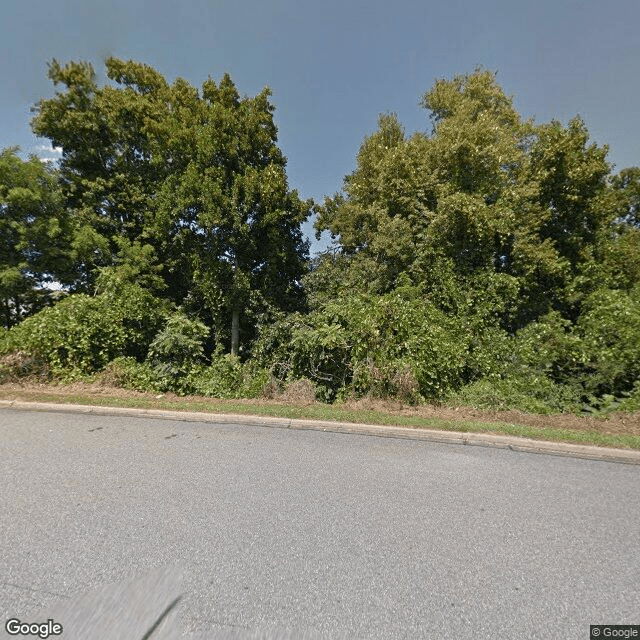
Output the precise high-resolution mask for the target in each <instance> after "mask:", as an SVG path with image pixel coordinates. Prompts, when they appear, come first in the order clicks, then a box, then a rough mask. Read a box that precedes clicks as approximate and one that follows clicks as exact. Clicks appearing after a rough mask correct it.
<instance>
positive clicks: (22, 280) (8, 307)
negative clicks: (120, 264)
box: [0, 148, 73, 328]
mask: <svg viewBox="0 0 640 640" xmlns="http://www.w3.org/2000/svg"><path fill="white" fill-rule="evenodd" d="M72 236H73V233H72V229H71V223H70V219H69V215H68V212H67V211H66V210H65V209H64V208H63V207H62V194H61V191H60V189H59V186H58V183H57V175H56V172H55V171H54V170H53V169H52V168H51V167H50V166H49V165H46V164H44V163H42V162H41V161H40V160H39V159H38V158H36V157H31V158H29V160H27V161H23V160H21V159H20V158H19V157H18V155H17V149H16V148H13V149H5V150H4V151H2V152H0V238H1V241H0V313H2V324H3V325H4V327H6V328H9V327H11V326H13V325H14V324H17V323H18V322H20V320H21V319H22V318H24V317H26V316H27V315H29V314H32V313H35V312H36V311H38V310H39V309H40V308H42V307H43V306H45V305H46V304H47V303H48V302H50V300H51V298H52V295H55V294H52V292H51V291H49V290H48V289H47V288H46V285H47V284H50V283H51V282H53V281H54V280H57V281H58V282H66V281H68V280H69V278H70V261H69V257H68V256H69V253H70V251H71V246H70V245H71V241H72Z"/></svg>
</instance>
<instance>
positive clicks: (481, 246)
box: [316, 69, 634, 332]
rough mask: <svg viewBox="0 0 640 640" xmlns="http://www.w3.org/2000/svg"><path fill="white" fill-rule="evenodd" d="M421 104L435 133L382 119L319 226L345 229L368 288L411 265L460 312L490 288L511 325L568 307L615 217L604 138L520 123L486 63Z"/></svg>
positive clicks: (411, 271)
mask: <svg viewBox="0 0 640 640" xmlns="http://www.w3.org/2000/svg"><path fill="white" fill-rule="evenodd" d="M422 104H423V106H424V107H425V108H426V109H428V110H429V111H430V113H431V121H432V124H433V128H432V131H431V132H430V134H429V133H416V134H414V135H413V136H411V137H409V138H407V136H406V135H405V133H404V130H403V129H402V126H401V125H400V123H399V122H398V121H397V118H396V117H395V116H390V115H385V116H381V118H380V121H379V127H378V131H376V132H375V133H374V134H373V135H372V136H370V137H367V138H366V139H365V141H364V142H363V144H362V147H361V148H360V152H359V154H358V165H357V168H356V170H355V171H354V172H353V173H352V174H351V175H349V176H347V177H346V178H345V183H344V194H338V195H336V196H335V197H334V198H331V199H327V200H326V202H325V206H324V207H323V210H322V213H321V215H320V217H319V219H318V223H317V229H318V231H322V230H324V229H326V230H329V231H330V232H331V233H332V235H333V236H334V237H335V238H339V245H340V250H341V253H342V256H343V257H346V258H348V259H349V262H350V265H351V266H350V269H355V270H356V271H360V272H362V271H363V270H365V271H366V272H367V273H368V274H369V277H362V273H361V274H360V276H361V277H360V278H359V280H360V282H361V283H363V285H364V287H367V288H368V289H369V290H370V291H371V290H372V289H373V290H376V291H378V292H385V291H389V290H391V289H392V288H393V287H394V286H395V284H396V282H397V279H398V277H399V276H400V274H402V273H403V272H404V273H407V274H408V275H410V277H411V278H412V280H413V281H414V282H415V283H416V284H420V285H421V286H423V287H424V290H425V293H426V294H428V295H430V296H431V297H432V299H439V300H440V304H441V305H444V307H445V308H449V310H451V311H453V312H458V311H460V310H462V309H464V307H465V306H467V307H468V299H469V292H473V296H474V297H476V298H477V297H478V296H480V297H482V296H483V295H484V293H481V292H483V291H484V292H486V293H487V294H488V296H485V297H486V298H487V300H491V299H495V297H496V296H497V297H498V298H499V297H502V298H504V301H505V304H504V305H502V308H501V310H500V314H499V315H500V318H501V322H502V325H503V326H504V327H505V328H506V329H508V330H509V331H511V332H514V331H516V330H517V329H518V328H520V327H522V326H525V325H526V324H527V323H528V322H530V321H532V320H535V319H536V318H538V317H541V316H543V315H545V314H546V313H548V312H549V311H551V310H553V309H558V310H561V311H563V312H565V313H568V314H571V312H572V309H573V307H572V304H573V303H572V302H571V301H570V300H569V298H570V297H571V296H570V294H569V293H568V292H569V290H571V289H572V287H573V282H574V280H575V278H576V277H578V276H579V275H580V274H581V268H582V267H581V265H583V264H584V263H586V262H588V261H589V260H591V258H592V248H593V246H594V245H595V243H596V238H597V237H598V233H599V232H600V231H601V230H602V229H603V228H605V227H606V225H607V224H609V221H610V220H611V216H612V212H611V208H610V207H607V206H606V198H605V195H606V193H607V176H608V174H609V171H610V167H609V165H608V164H607V162H606V153H607V148H606V147H602V148H600V147H597V146H596V145H594V144H589V142H588V132H587V130H586V127H585V126H584V123H582V121H581V120H580V119H579V118H575V119H574V120H572V121H571V122H570V123H569V125H568V126H567V127H563V126H562V125H561V124H560V123H558V122H552V123H550V124H544V125H534V124H533V122H530V121H523V120H522V119H521V117H520V116H519V114H518V113H517V111H516V110H515V108H514V107H513V102H512V99H511V98H510V97H508V96H507V95H505V93H504V91H503V90H502V88H501V87H500V86H499V85H498V84H497V82H496V78H495V75H494V74H492V73H490V72H488V71H484V70H481V69H479V70H476V71H475V72H474V73H473V74H470V75H465V76H456V77H455V78H454V79H452V80H444V79H443V80H438V81H437V82H436V83H435V84H434V86H433V87H432V88H431V89H430V90H429V91H428V92H426V93H425V95H424V97H423V100H422ZM624 192H625V194H628V198H627V199H629V197H631V195H632V194H633V193H634V192H633V190H632V189H630V188H626V189H625V191H624ZM621 197H622V196H621ZM628 209H629V211H633V206H632V205H629V207H628ZM621 215H622V214H621ZM327 266H328V262H327ZM316 280H318V281H320V280H321V278H316ZM356 280H357V279H356ZM363 285H360V286H363ZM573 306H575V305H573ZM477 307H478V308H483V309H485V310H486V311H487V312H489V306H488V304H487V305H485V304H477Z"/></svg>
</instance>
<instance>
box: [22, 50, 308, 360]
mask: <svg viewBox="0 0 640 640" xmlns="http://www.w3.org/2000/svg"><path fill="white" fill-rule="evenodd" d="M106 70H107V77H108V78H109V80H110V81H111V84H107V85H105V86H103V87H99V86H98V84H97V82H96V78H95V73H94V70H93V67H92V66H91V65H90V64H88V63H74V62H71V63H69V64H67V65H65V66H62V65H60V64H59V63H57V62H56V61H53V62H52V63H51V65H50V68H49V77H50V78H51V79H52V81H53V82H54V84H55V85H63V87H64V90H63V91H62V92H58V93H57V94H56V95H55V97H54V98H52V99H49V100H41V101H40V102H39V103H38V105H37V107H36V116H35V118H34V120H33V129H34V131H35V132H36V133H37V134H38V135H41V136H44V137H47V138H49V139H50V140H51V141H52V142H53V144H55V145H56V146H59V147H61V148H62V160H61V163H60V172H61V179H62V185H63V192H64V196H65V201H66V204H67V206H68V207H69V208H70V209H71V210H72V211H73V212H74V215H75V216H76V217H77V219H78V220H79V234H78V240H77V241H76V242H77V253H78V255H83V256H85V260H84V261H83V262H82V264H81V265H80V266H81V269H80V270H81V273H82V285H83V286H84V287H85V288H91V287H92V286H93V283H94V281H95V278H96V276H97V273H98V269H99V268H102V267H107V266H110V265H114V264H115V263H116V262H119V264H120V265H122V263H123V261H124V262H125V263H126V260H127V256H131V255H132V252H131V251H130V250H129V249H128V248H127V247H132V246H139V247H141V248H142V249H143V250H144V251H145V252H146V253H145V255H146V258H145V260H146V263H147V264H148V265H149V267H150V268H151V266H153V265H155V264H157V265H160V266H161V267H162V268H161V271H160V276H161V277H162V279H163V281H164V283H165V285H166V288H165V291H164V295H165V296H167V297H169V298H170V299H172V300H173V301H174V302H176V303H178V304H182V305H184V306H185V308H186V309H188V310H189V311H191V312H194V313H197V314H198V315H200V316H201V317H202V318H203V319H206V320H207V321H209V322H210V323H212V324H213V326H214V330H215V335H216V341H217V342H222V341H224V342H225V343H230V346H231V351H232V353H234V354H237V353H238V351H239V336H240V333H241V326H242V316H243V314H242V312H243V311H245V312H246V313H244V319H245V326H244V329H245V331H246V335H247V337H249V338H250V337H251V332H252V330H253V327H252V326H251V325H250V323H249V322H248V317H249V312H252V313H254V314H255V313H257V312H258V311H260V310H262V311H264V310H265V309H268V308H274V307H275V308H277V309H284V310H289V309H293V308H297V307H300V305H301V303H302V291H301V287H300V284H299V280H300V277H301V276H302V275H303V273H304V269H305V267H304V264H305V259H306V257H307V254H308V245H307V244H306V243H305V242H304V241H303V239H302V233H301V230H300V224H301V223H302V221H304V220H305V219H306V217H307V216H308V215H309V213H310V210H311V206H312V203H311V202H310V201H308V202H303V201H301V200H300V198H299V197H298V195H297V192H295V191H292V190H290V189H289V187H288V185H287V179H286V172H285V166H286V160H285V158H284V156H283V155H282V153H281V151H280V150H279V149H278V147H277V129H276V126H275V124H274V122H273V111H274V107H273V106H272V105H271V103H270V102H269V96H270V91H269V89H268V88H265V89H264V90H263V91H262V92H261V93H260V94H258V95H257V96H256V97H254V98H248V97H243V98H241V97H240V96H239V94H238V92H237V90H236V88H235V86H234V84H233V82H232V81H231V79H230V77H229V76H228V75H225V76H224V77H223V79H222V80H221V81H220V83H219V85H218V84H216V83H215V82H214V81H213V80H212V79H209V80H207V81H206V82H205V83H204V84H203V85H202V89H201V91H198V90H197V89H196V88H194V87H192V86H191V85H190V84H189V83H188V82H186V81H185V80H183V79H181V78H178V79H177V80H176V81H175V82H174V83H173V84H169V83H168V82H167V81H166V80H165V79H164V78H163V77H162V75H161V74H159V73H158V72H157V71H156V70H154V69H152V68H151V67H149V66H147V65H144V64H140V63H137V62H133V61H128V62H125V61H123V60H119V59H117V58H108V59H107V60H106ZM123 239H124V240H125V243H124V245H125V246H123ZM136 268H139V265H138V266H136ZM152 271H153V273H150V274H149V275H150V276H155V275H157V270H155V269H152ZM229 317H230V319H231V322H230V323H228V320H227V321H225V320H224V318H229ZM229 325H230V330H229V329H225V326H226V327H229Z"/></svg>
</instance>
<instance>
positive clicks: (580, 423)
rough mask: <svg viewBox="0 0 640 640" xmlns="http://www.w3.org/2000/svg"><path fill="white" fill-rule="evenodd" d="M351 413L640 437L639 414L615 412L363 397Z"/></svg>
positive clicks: (351, 404)
mask: <svg viewBox="0 0 640 640" xmlns="http://www.w3.org/2000/svg"><path fill="white" fill-rule="evenodd" d="M344 406H345V408H350V409H352V410H358V409H363V410H369V411H384V412H386V413H393V414H396V415H401V416H419V417H422V418H441V419H442V420H473V421H476V420H477V421H480V422H508V423H512V424H523V425H527V426H530V427H540V428H542V427H553V428H556V429H572V430H574V431H599V432H601V433H612V434H630V435H636V436H637V435H640V411H635V412H634V413H624V412H619V413H613V414H611V415H609V416H608V417H606V418H592V417H588V416H584V417H582V416H576V415H574V414H573V413H560V414H554V415H547V416H545V415H539V414H536V413H523V412H522V411H514V410H510V411H484V410H481V409H474V408H472V407H447V406H438V405H418V406H407V405H403V404H401V403H394V402H390V401H387V400H372V399H369V398H362V399H360V400H351V401H348V402H347V403H345V405H344Z"/></svg>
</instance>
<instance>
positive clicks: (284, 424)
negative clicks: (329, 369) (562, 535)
mask: <svg viewBox="0 0 640 640" xmlns="http://www.w3.org/2000/svg"><path fill="white" fill-rule="evenodd" d="M0 409H20V410H22V411H55V412H58V413H76V414H93V415H101V416H125V417H137V418H154V419H158V420H178V421H183V422H204V423H210V424H246V425H251V426H261V427H271V428H276V429H297V430H303V431H304V430H307V431H328V432H332V433H350V434H356V435H365V436H376V437H379V438H401V439H405V440H422V441H426V442H438V443H441V444H462V445H470V446H475V447H493V448H497V449H510V450H511V451H519V452H522V453H539V454H547V455H554V456H565V457H570V458H582V459H584V460H601V461H604V462H618V463H622V464H636V465H640V451H636V450H634V449H613V448H612V449H609V448H606V447H595V446H591V445H582V444H569V443H564V442H549V441H546V440H532V439H530V438H521V437H518V436H501V435H496V434H492V433H463V432H460V431H438V430H435V429H420V428H411V427H396V426H382V425H373V424H357V423H353V422H330V421H324V420H304V419H299V418H292V419H289V418H272V417H267V416H254V415H241V414H225V413H204V412H196V411H169V410H164V409H134V408H126V407H101V406H94V405H81V404H79V405H77V404H57V403H53V402H21V401H15V400H0Z"/></svg>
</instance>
